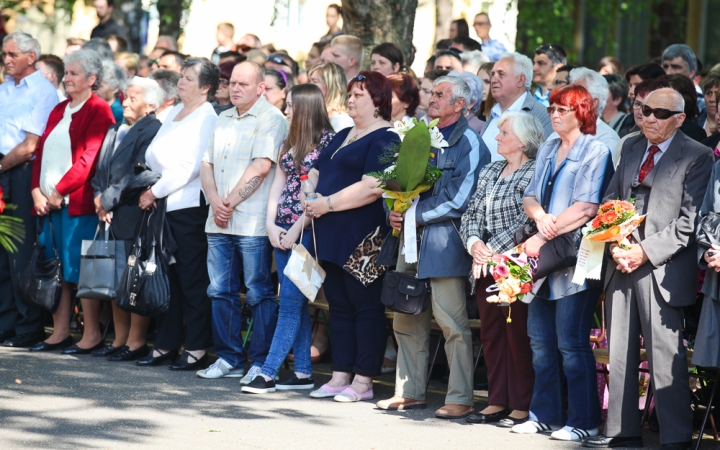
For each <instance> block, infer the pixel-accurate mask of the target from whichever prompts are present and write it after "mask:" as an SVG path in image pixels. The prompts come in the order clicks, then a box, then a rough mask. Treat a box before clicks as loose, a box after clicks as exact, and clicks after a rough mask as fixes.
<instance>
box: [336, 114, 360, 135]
mask: <svg viewBox="0 0 720 450" xmlns="http://www.w3.org/2000/svg"><path fill="white" fill-rule="evenodd" d="M330 125H332V127H333V130H335V132H336V133H337V132H338V131H340V130H344V129H345V128H348V127H354V126H355V122H354V121H353V120H352V117H350V116H349V115H348V113H339V114H336V115H334V116H332V117H330Z"/></svg>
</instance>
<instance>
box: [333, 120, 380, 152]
mask: <svg viewBox="0 0 720 450" xmlns="http://www.w3.org/2000/svg"><path fill="white" fill-rule="evenodd" d="M382 120H385V119H378V120H376V121H375V122H373V123H371V124H370V125H368V126H367V127H366V128H365V129H364V130H362V132H360V131H358V130H357V128H356V129H355V136H353V137H352V138H350V139H347V138H346V140H345V142H343V143H342V145H341V146H340V147H338V149H337V150H335V153H333V154H332V156H330V159H333V157H334V156H335V154H337V152H339V151H340V150H341V149H342V148H344V147H347V146H348V145H350V144H352V143H353V142H355V141H357V140H358V139H359V138H360V137H361V136H364V135H365V134H366V133H367V131H368V130H370V128H372V126H373V125H375V124H376V123H378V122H381V121H382ZM349 134H350V133H348V135H349Z"/></svg>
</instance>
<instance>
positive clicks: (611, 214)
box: [600, 211, 618, 225]
mask: <svg viewBox="0 0 720 450" xmlns="http://www.w3.org/2000/svg"><path fill="white" fill-rule="evenodd" d="M600 217H601V220H602V223H604V224H605V225H612V224H613V223H614V222H615V221H616V220H617V219H618V213H617V212H615V211H608V212H606V213H605V214H603V215H602V216H600Z"/></svg>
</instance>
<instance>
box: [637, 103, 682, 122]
mask: <svg viewBox="0 0 720 450" xmlns="http://www.w3.org/2000/svg"><path fill="white" fill-rule="evenodd" d="M683 112H684V111H670V110H669V109H665V108H651V107H649V106H647V105H643V107H642V115H643V116H645V117H650V115H651V114H652V115H653V116H655V118H656V119H658V120H666V119H669V118H671V117H672V116H674V115H676V114H682V113H683Z"/></svg>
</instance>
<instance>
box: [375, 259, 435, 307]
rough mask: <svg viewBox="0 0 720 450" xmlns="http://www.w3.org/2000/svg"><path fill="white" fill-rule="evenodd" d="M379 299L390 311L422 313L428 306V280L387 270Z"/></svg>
mask: <svg viewBox="0 0 720 450" xmlns="http://www.w3.org/2000/svg"><path fill="white" fill-rule="evenodd" d="M380 301H381V302H382V304H383V305H385V307H386V308H388V309H389V310H391V311H395V312H399V313H403V314H411V315H417V314H421V313H424V312H425V311H427V309H428V307H429V306H430V280H428V279H426V278H423V279H418V278H415V277H414V276H412V275H405V274H404V273H399V272H396V271H394V270H389V271H387V273H385V280H384V281H383V288H382V294H381V295H380Z"/></svg>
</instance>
